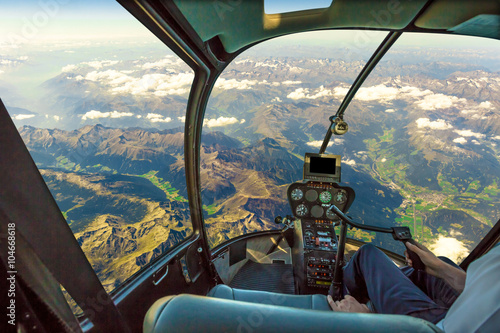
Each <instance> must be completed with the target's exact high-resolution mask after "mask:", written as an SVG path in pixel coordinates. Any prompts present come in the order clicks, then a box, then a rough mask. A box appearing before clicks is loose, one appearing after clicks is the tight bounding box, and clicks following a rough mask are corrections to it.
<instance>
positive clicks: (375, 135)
mask: <svg viewBox="0 0 500 333" xmlns="http://www.w3.org/2000/svg"><path fill="white" fill-rule="evenodd" d="M499 54H500V42H498V41H496V40H491V39H481V38H473V37H463V36H450V35H422V34H403V35H402V37H400V39H399V40H398V41H397V42H396V44H395V45H394V46H393V48H392V49H391V50H389V52H388V53H387V54H386V56H385V57H384V58H383V59H382V61H381V62H380V63H379V65H378V66H377V67H376V68H375V70H374V71H373V73H372V75H371V76H370V77H369V78H368V79H367V81H366V82H365V83H364V85H363V86H362V87H361V88H360V89H359V91H358V93H357V94H356V96H355V98H354V100H353V102H352V103H351V105H350V106H349V108H348V109H347V111H346V113H345V120H346V121H347V122H348V124H349V132H348V133H347V134H346V135H345V136H344V137H343V138H342V139H343V140H345V145H344V146H343V147H342V150H341V151H340V152H339V153H341V154H342V155H343V159H344V162H345V161H349V164H350V167H351V169H348V170H346V169H343V171H344V170H346V173H343V179H344V180H345V181H347V182H351V184H352V185H351V186H352V187H353V188H354V190H355V191H356V200H355V202H354V204H353V205H352V208H351V209H350V211H349V213H350V214H351V215H352V217H353V218H355V219H359V220H361V221H363V222H365V223H370V224H375V223H376V224H379V225H384V226H390V225H393V224H402V225H407V226H409V227H410V229H411V231H412V234H413V236H414V238H416V239H417V240H418V241H420V242H422V243H423V244H425V245H427V246H428V247H429V248H430V249H431V250H433V251H434V252H435V253H436V254H437V255H444V256H447V257H449V258H450V259H452V260H454V261H456V262H458V263H459V262H460V261H461V260H462V259H463V258H465V257H466V256H467V255H468V254H469V253H470V251H471V250H472V249H473V248H474V247H475V246H476V244H477V243H478V242H479V241H480V240H481V239H482V238H483V237H484V235H485V234H486V233H487V232H488V231H489V230H490V229H491V227H492V226H493V225H494V224H495V223H496V222H497V220H498V219H499V217H500V214H499V211H498V205H499V202H500V190H499V188H498V184H500V178H499V177H500V165H499V162H500V160H499V157H498V156H499V153H498V152H499V150H498V144H499V140H500V135H499V134H500V127H499V126H498V125H499V124H500V123H499V121H500V114H499V112H498V110H499V107H500V93H499V91H500V75H499V71H500V57H499V56H498V55H499ZM332 150H334V149H332ZM336 152H338V151H336ZM344 166H345V163H344ZM351 173H353V174H351ZM355 236H356V237H357V238H360V239H363V240H368V239H371V240H372V241H373V242H374V243H375V244H376V245H379V246H382V247H384V248H387V249H394V246H395V244H394V241H393V240H392V237H391V236H382V235H376V236H375V234H371V235H369V234H365V233H363V234H361V233H359V234H358V235H355Z"/></svg>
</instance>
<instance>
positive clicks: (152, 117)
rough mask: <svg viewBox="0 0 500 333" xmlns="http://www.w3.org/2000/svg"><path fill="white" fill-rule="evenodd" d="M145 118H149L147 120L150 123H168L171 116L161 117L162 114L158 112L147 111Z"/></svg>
mask: <svg viewBox="0 0 500 333" xmlns="http://www.w3.org/2000/svg"><path fill="white" fill-rule="evenodd" d="M146 118H147V119H149V121H151V122H152V123H169V122H171V121H172V118H170V117H165V118H163V116H162V115H161V114H158V113H148V115H147V116H146Z"/></svg>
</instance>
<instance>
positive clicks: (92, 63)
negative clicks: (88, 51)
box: [81, 60, 119, 69]
mask: <svg viewBox="0 0 500 333" xmlns="http://www.w3.org/2000/svg"><path fill="white" fill-rule="evenodd" d="M118 62H119V61H118V60H101V61H98V60H96V61H86V62H82V63H81V64H82V65H87V66H89V67H93V68H95V69H101V68H103V67H104V66H113V65H116V64H117V63H118Z"/></svg>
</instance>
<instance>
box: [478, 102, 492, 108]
mask: <svg viewBox="0 0 500 333" xmlns="http://www.w3.org/2000/svg"><path fill="white" fill-rule="evenodd" d="M479 107H480V108H483V109H493V104H491V102H489V101H486V102H481V103H479Z"/></svg>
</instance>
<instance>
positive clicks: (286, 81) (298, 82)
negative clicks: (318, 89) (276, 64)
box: [281, 80, 302, 86]
mask: <svg viewBox="0 0 500 333" xmlns="http://www.w3.org/2000/svg"><path fill="white" fill-rule="evenodd" d="M301 83H302V81H291V80H285V81H283V82H281V84H283V85H285V86H289V85H292V84H301Z"/></svg>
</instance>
